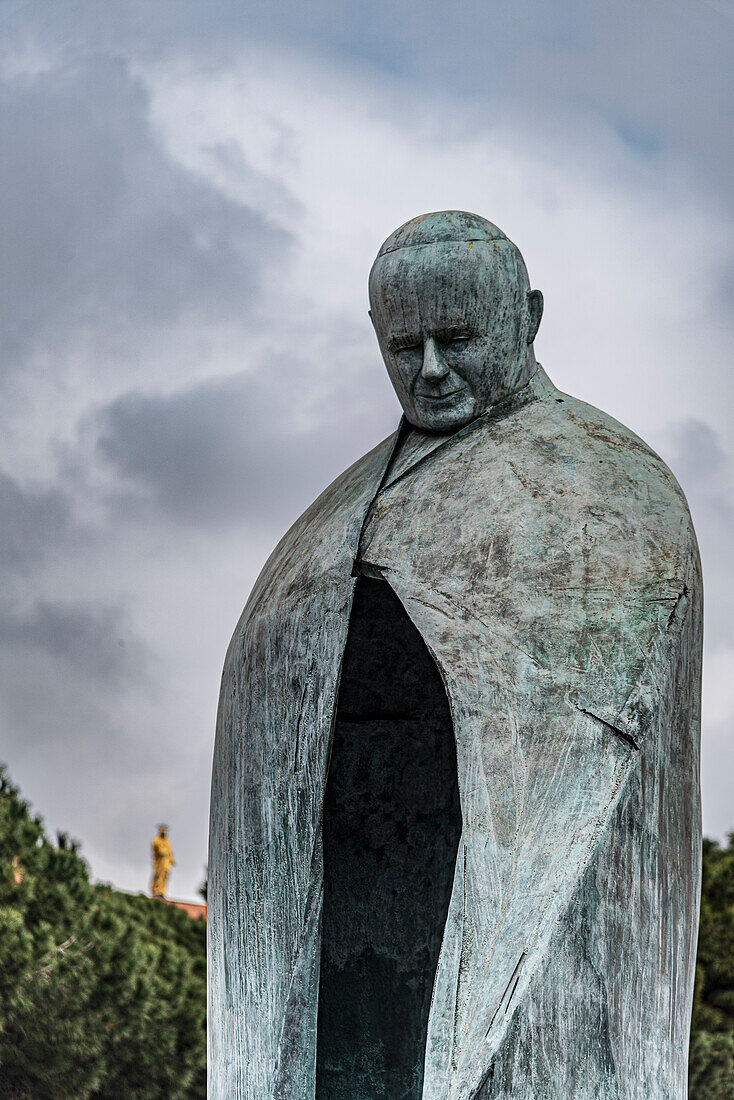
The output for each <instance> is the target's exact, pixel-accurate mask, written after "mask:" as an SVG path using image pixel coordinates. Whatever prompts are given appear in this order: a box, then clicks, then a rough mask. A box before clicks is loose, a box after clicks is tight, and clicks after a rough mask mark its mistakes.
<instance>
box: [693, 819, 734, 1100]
mask: <svg viewBox="0 0 734 1100" xmlns="http://www.w3.org/2000/svg"><path fill="white" fill-rule="evenodd" d="M689 1089H690V1096H691V1100H734V834H730V835H729V843H728V846H727V847H726V848H722V847H721V846H720V845H719V844H717V843H716V842H715V841H713V840H704V842H703V887H702V892H701V923H700V926H699V934H698V958H697V964H696V994H695V998H694V1004H693V1021H692V1030H691V1059H690V1073H689Z"/></svg>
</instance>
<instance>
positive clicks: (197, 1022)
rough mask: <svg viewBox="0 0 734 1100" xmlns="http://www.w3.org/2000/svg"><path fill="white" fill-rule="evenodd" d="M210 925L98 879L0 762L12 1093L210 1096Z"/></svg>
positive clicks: (88, 1098) (38, 1098)
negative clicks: (53, 837)
mask: <svg viewBox="0 0 734 1100" xmlns="http://www.w3.org/2000/svg"><path fill="white" fill-rule="evenodd" d="M205 984H206V960H205V925H204V922H203V921H196V920H191V918H190V917H188V916H187V914H185V913H183V912H182V911H181V910H179V909H176V908H175V907H172V906H168V905H165V904H164V903H162V902H159V901H153V900H151V899H149V898H146V897H144V896H142V895H137V896H135V895H128V894H123V893H121V892H119V891H115V890H113V889H112V888H111V887H107V886H98V885H92V884H91V883H90V880H89V872H88V868H87V866H86V864H85V862H84V860H83V859H82V858H81V856H80V855H79V851H78V847H77V845H76V843H75V842H73V841H71V840H70V839H69V838H68V837H66V836H65V835H63V834H60V835H59V836H58V838H57V843H56V844H53V843H52V842H51V841H50V840H49V839H48V837H47V836H46V835H45V833H44V830H43V825H42V822H41V820H40V818H38V817H33V816H32V815H31V813H30V811H29V809H28V806H27V804H26V803H25V802H24V801H23V799H22V798H21V797H20V794H19V792H18V790H17V788H16V787H14V786H13V784H12V783H11V782H10V781H9V780H8V778H7V776H6V774H5V773H4V772H0V1095H1V1096H2V1097H3V1100H62V1098H63V1100H67V1098H69V1097H74V1100H118V1098H119V1100H123V1098H124V1100H203V1098H204V1097H205V1096H206V1084H205V1063H206V1041H205V1020H206V1009H205V1002H206V990H205Z"/></svg>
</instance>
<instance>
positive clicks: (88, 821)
mask: <svg viewBox="0 0 734 1100" xmlns="http://www.w3.org/2000/svg"><path fill="white" fill-rule="evenodd" d="M0 42H1V43H2V45H1V46H0V51H1V52H0V142H1V144H2V149H3V155H2V157H0V211H2V214H1V217H2V238H1V239H2V248H1V250H0V388H1V390H2V395H1V396H2V400H1V401H0V418H1V426H0V532H1V534H0V539H1V543H0V569H2V571H3V578H2V585H1V586H0V593H2V594H1V595H0V647H1V648H2V659H1V661H0V723H1V725H0V759H4V760H5V761H7V764H8V766H9V769H10V773H11V775H12V777H13V778H14V779H15V781H16V782H18V783H19V784H20V785H21V787H22V789H23V791H24V793H25V795H26V796H27V797H28V798H29V799H30V800H31V801H32V803H33V805H34V807H35V809H36V810H37V811H38V812H40V813H41V814H42V815H43V816H44V818H45V819H46V822H47V825H48V826H49V828H51V829H57V828H60V829H65V830H67V831H69V832H70V833H71V834H72V835H74V836H76V837H78V838H80V839H81V840H82V842H83V852H84V854H85V855H86V857H87V858H88V860H89V861H90V863H91V866H92V869H93V872H94V874H95V875H96V876H97V877H98V878H102V879H109V880H112V881H113V882H115V883H116V884H118V885H119V886H122V887H125V888H129V889H146V888H147V886H148V881H149V854H148V853H149V843H150V840H151V838H152V836H153V833H154V830H155V826H156V824H157V822H158V821H160V820H166V821H167V822H168V823H169V825H170V829H171V838H172V843H173V848H174V854H175V855H176V858H177V860H178V866H177V867H176V868H175V870H174V872H173V876H172V878H171V881H170V889H171V892H172V893H173V894H174V895H175V896H179V897H192V896H194V895H195V891H196V888H197V885H198V884H199V882H200V881H201V878H202V876H203V865H204V862H205V859H206V834H207V813H208V796H209V773H210V765H211V753H212V742H213V731H214V721H215V713H216V703H217V693H218V688H219V676H220V672H221V666H222V660H223V657H224V652H225V649H226V646H227V643H228V641H229V637H230V635H231V632H232V630H233V628H234V625H235V623H236V621H237V619H238V617H239V614H240V612H241V609H242V607H243V605H244V603H245V600H246V598H247V594H248V592H249V589H250V587H251V585H252V583H253V581H254V579H255V577H256V576H257V573H258V572H259V569H260V567H261V566H262V564H263V562H264V560H265V558H266V557H267V555H268V553H269V551H270V549H271V548H272V546H273V545H274V543H275V542H276V541H277V539H278V538H279V537H280V535H281V534H282V533H283V532H284V530H285V529H286V528H287V527H288V526H289V525H290V523H291V522H292V521H293V520H294V519H295V518H296V516H297V515H298V514H299V513H300V512H301V511H302V510H303V508H304V507H305V506H306V505H307V504H308V503H309V502H310V501H311V500H312V499H313V498H314V497H315V496H316V495H317V494H318V492H319V491H320V490H321V489H322V488H323V487H324V486H325V485H326V484H327V483H328V482H329V481H330V480H332V478H333V477H335V476H336V475H337V474H338V473H339V472H340V471H341V470H342V469H343V468H345V467H346V466H347V465H349V464H350V463H351V462H352V461H354V460H355V459H356V458H357V457H358V456H359V455H360V454H362V453H363V452H364V451H366V450H368V449H369V448H370V447H372V446H373V445H374V444H375V443H376V442H377V441H379V440H380V439H382V438H383V437H384V436H386V435H387V434H388V433H389V432H391V431H392V430H393V428H394V426H395V424H396V423H397V419H398V415H399V409H398V405H397V401H396V399H395V397H394V395H393V393H392V390H391V388H390V386H389V383H388V381H387V376H386V374H385V370H384V367H383V366H382V363H381V360H380V356H379V352H378V349H377V345H376V342H375V339H374V336H373V334H372V332H371V328H370V324H369V320H368V317H367V274H368V271H369V267H370V265H371V262H372V259H373V257H374V254H375V253H376V251H377V249H378V247H379V245H380V243H381V242H382V240H383V239H384V238H385V237H386V236H387V235H388V234H389V233H390V232H391V231H392V230H393V229H395V228H396V227H397V226H398V225H400V224H401V223H402V222H404V221H406V220H407V219H408V218H410V217H413V216H414V215H416V214H419V213H424V212H426V211H430V210H438V209H443V208H459V209H467V210H472V211H476V212H477V213H479V214H482V215H484V216H485V217H488V218H489V219H491V220H492V221H494V222H496V223H497V224H498V225H499V226H501V228H502V229H503V230H504V231H505V232H506V233H507V234H508V236H510V237H511V238H512V239H513V240H514V241H515V242H516V243H517V244H518V246H519V247H520V249H521V250H522V252H523V254H524V256H525V259H526V262H527V265H528V269H529V271H530V277H531V281H532V282H533V285H535V286H538V287H540V288H541V289H542V290H543V292H544V295H545V302H546V312H545V317H544V319H543V324H542V325H541V329H540V332H539V335H538V338H537V341H536V350H537V353H538V358H539V359H540V361H541V362H542V363H543V365H544V366H545V368H546V370H547V371H548V373H549V374H550V376H551V378H552V379H553V381H554V382H555V383H556V385H558V386H559V387H560V388H561V389H564V390H566V391H568V392H570V393H572V394H574V395H576V396H578V397H581V398H583V399H585V400H587V401H591V402H592V403H593V404H596V405H599V406H601V407H602V408H604V409H605V410H607V411H608V412H610V413H612V414H613V415H614V416H616V417H618V418H619V419H620V420H622V421H623V422H624V423H626V424H627V425H629V426H630V427H631V428H633V429H634V430H635V431H636V432H638V433H639V434H640V435H642V436H643V437H644V438H645V439H646V440H647V441H648V442H649V443H651V444H652V445H653V446H654V447H655V448H656V449H657V450H658V451H659V452H660V453H661V454H662V455H663V457H664V458H665V459H666V461H667V462H668V463H669V464H670V465H671V467H672V468H673V470H674V472H675V474H676V476H677V477H678V479H679V481H680V482H681V484H682V485H683V488H684V489H685V491H686V493H687V495H688V498H689V501H690V504H691V508H692V511H693V516H694V520H695V522H696V526H697V529H698V534H699V541H700V544H701V552H702V557H703V563H704V573H705V581H706V586H707V587H706V601H707V622H706V628H707V633H706V662H707V664H706V673H705V685H704V719H703V721H704V733H703V783H704V825H705V829H706V831H707V832H708V833H709V835H714V836H722V835H724V834H725V833H726V832H727V831H728V830H729V829H734V796H733V794H732V791H733V790H734V739H733V738H732V733H734V595H733V592H734V588H733V586H732V581H731V576H730V573H731V563H732V554H731V550H732V535H733V534H734V476H733V473H732V470H733V458H734V453H733V448H732V441H731V432H730V422H731V411H732V390H733V389H734V383H733V382H732V368H731V365H730V346H731V337H732V331H733V330H734V312H733V311H732V292H733V291H734V186H733V184H734V180H733V179H732V175H733V172H732V168H733V167H734V145H733V143H732V141H731V119H732V117H733V111H734V68H733V67H732V65H731V57H732V53H733V49H734V0H635V2H634V3H633V2H631V0H630V2H627V0H616V2H614V3H612V2H609V3H600V2H598V0H583V2H582V0H554V2H545V0H500V2H497V0H493V2H492V3H487V0H481V2H480V0H468V2H466V3H462V4H453V5H449V4H446V3H441V4H438V3H436V2H435V0H427V2H426V0H424V2H422V3H419V2H417V0H414V2H412V3H411V2H408V3H402V2H400V0H379V2H370V0H365V2H364V3H359V4H357V3H347V2H346V0H341V2H329V0H317V2H311V3H308V4H304V3H302V2H300V0H293V2H292V3H283V2H281V0H269V2H268V3H267V4H265V3H262V4H257V5H247V4H243V3H242V2H241V0H231V2H227V0H207V2H206V3H205V2H204V0H120V2H117V0H106V2H105V3H104V4H101V3H99V0H79V2H72V0H69V2H64V0H32V2H27V3H15V2H13V0H4V3H3V4H2V6H1V7H0ZM727 566H729V568H727Z"/></svg>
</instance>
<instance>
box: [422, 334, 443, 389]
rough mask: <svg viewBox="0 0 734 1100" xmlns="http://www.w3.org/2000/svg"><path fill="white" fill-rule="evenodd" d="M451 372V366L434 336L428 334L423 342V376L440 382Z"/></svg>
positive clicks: (430, 380)
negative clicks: (449, 366)
mask: <svg viewBox="0 0 734 1100" xmlns="http://www.w3.org/2000/svg"><path fill="white" fill-rule="evenodd" d="M448 373H449V368H448V365H447V363H446V361H445V360H444V358H443V356H442V355H441V352H440V350H439V348H438V346H437V345H436V341H435V339H434V338H433V336H428V337H427V338H426V340H425V341H424V342H423V366H422V367H421V377H423V378H425V379H426V381H428V382H440V381H441V379H442V378H445V377H446V375H447V374H448Z"/></svg>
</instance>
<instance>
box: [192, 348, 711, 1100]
mask: <svg viewBox="0 0 734 1100" xmlns="http://www.w3.org/2000/svg"><path fill="white" fill-rule="evenodd" d="M399 435H400V432H398V433H396V434H395V435H394V436H392V437H391V438H390V439H388V440H386V441H385V442H384V443H382V444H380V445H379V446H378V447H377V448H375V450H373V451H372V452H370V454H368V455H366V456H365V457H364V458H363V459H361V460H360V461H359V462H358V463H356V464H355V465H354V466H352V467H351V468H350V469H349V470H348V471H346V473H345V474H343V475H341V477H340V478H338V479H337V481H335V482H334V483H333V485H331V486H330V487H329V488H328V489H327V490H326V491H325V492H324V493H323V494H322V495H321V497H319V499H318V500H317V501H316V502H315V503H314V504H313V505H312V506H311V507H310V508H309V509H308V511H307V512H306V513H304V515H303V516H302V517H301V518H300V519H299V520H298V521H297V522H296V524H294V526H293V527H292V528H291V530H290V531H289V532H288V534H287V535H286V536H285V537H284V539H283V540H282V541H281V542H280V544H279V545H278V547H277V548H276V549H275V551H274V552H273V554H272V555H271V558H270V559H269V561H268V562H267V564H266V565H265V567H264V569H263V571H262V573H261V575H260V577H259V579H258V581H257V583H256V585H255V587H254V589H253V592H252V595H251V597H250V599H249V601H248V604H247V607H246V608H245V611H244V613H243V616H242V618H241V620H240V623H239V625H238V627H237V629H236V631H235V634H234V637H233V639H232V642H231V644H230V647H229V651H228V654H227V658H226V662H225V669H224V675H223V679H222V689H221V697H220V709H219V719H218V727H217V740H216V747H215V760H214V775H213V786H212V819H211V850H210V862H209V875H210V901H209V935H210V989H211V996H210V1059H209V1060H210V1086H209V1087H210V1097H211V1098H212V1100H245V1098H246V1100H267V1098H270V1097H272V1098H275V1097H278V1098H279V1100H280V1098H282V1100H286V1098H288V1100H313V1097H314V1088H315V1061H316V1058H315V1055H316V1018H317V1017H316V1014H317V1001H318V968H319V958H320V911H321V900H322V877H323V860H322V851H321V818H322V806H323V798H324V790H325V783H326V777H327V772H328V764H329V751H330V739H331V731H332V724H333V718H334V710H335V704H336V698H337V693H338V684H339V673H340V666H341V660H342V655H343V653H344V647H345V644H346V637H347V629H348V625H349V615H350V609H351V603H352V596H353V591H354V585H355V577H354V575H353V573H354V572H355V562H356V563H357V571H358V570H359V569H361V570H362V572H364V573H366V574H367V575H370V574H371V575H379V576H382V577H383V578H384V579H385V580H387V582H388V583H389V584H390V586H391V587H392V589H393V591H394V592H395V593H396V594H397V596H398V598H399V599H400V601H401V603H402V604H403V606H404V607H405V609H406V611H407V613H408V615H409V616H410V618H411V620H412V621H413V623H414V624H415V626H416V627H417V629H418V631H419V632H420V634H421V636H422V638H423V640H424V641H425V643H426V645H427V646H428V649H429V650H430V652H431V654H432V655H433V657H434V659H435V662H436V664H437V666H438V668H439V671H440V673H441V676H442V679H443V681H444V685H445V688H446V692H447V696H448V700H449V705H450V708H451V715H452V720H453V726H454V737H455V742H456V752H457V767H458V780H459V792H460V799H461V814H462V836H461V841H460V843H459V850H458V855H457V860H456V869H455V877H454V886H453V892H452V897H451V902H450V905H449V911H448V918H447V921H446V926H445V931H444V937H443V944H442V947H441V953H440V958H439V963H438V968H437V971H436V977H435V983H434V992H433V1000H432V1005H431V1012H430V1017H429V1024H428V1040H427V1044H426V1056H425V1075H424V1085H423V1097H424V1100H474V1098H477V1100H478V1098H480V1097H481V1098H482V1100H489V1098H499V1097H506V1096H509V1095H510V1094H511V1095H512V1097H513V1100H517V1098H522V1097H525V1098H527V1100H531V1098H533V1100H534V1098H537V1097H541V1096H563V1097H566V1096H573V1097H578V1098H581V1097H583V1098H587V1097H589V1098H591V1097H592V1096H593V1097H594V1098H595V1100H596V1098H602V1100H607V1098H609V1100H612V1098H617V1097H619V1098H620V1100H622V1098H624V1100H628V1098H638V1097H639V1098H640V1100H642V1097H643V1096H644V1097H645V1098H646V1100H650V1098H651V1097H660V1098H663V1097H666V1098H668V1097H683V1096H685V1067H686V1052H687V1046H688V1027H689V1019H690V1008H691V999H692V992H693V968H694V962H695V926H696V907H697V898H698V885H699V877H700V821H699V797H698V739H699V700H700V660H701V579H700V566H699V562H698V552H697V548H696V541H695V535H694V533H693V528H692V525H691V521H690V517H689V514H688V509H687V506H686V503H685V499H684V497H683V495H682V493H681V491H680V489H679V487H678V485H677V483H676V482H675V480H674V478H673V477H672V475H671V474H670V472H669V471H668V470H667V468H666V467H665V465H664V464H663V463H662V462H661V460H660V459H659V458H658V457H657V456H656V455H655V454H654V453H653V452H652V451H650V449H649V448H648V447H646V445H645V444H644V443H642V442H641V441H640V440H639V439H638V438H637V437H636V436H634V435H633V434H632V433H631V432H629V431H628V430H627V429H625V428H623V427H622V426H621V425H619V424H618V423H617V422H616V421H614V420H613V419H612V418H611V417H608V416H606V415H605V414H603V413H601V412H599V411H598V410H596V409H593V408H591V407H590V406H588V405H585V404H583V403H582V402H579V401H576V400H574V399H573V398H570V397H567V396H566V395H564V394H561V393H559V391H557V390H556V389H555V388H554V387H553V386H552V385H551V383H550V382H549V381H548V379H547V377H546V376H545V374H544V373H543V371H542V370H541V369H539V370H538V372H537V373H536V375H535V376H534V378H533V379H532V380H531V382H530V383H529V385H528V386H526V387H525V389H524V390H522V391H520V392H519V393H518V394H516V395H514V397H512V398H510V399H508V400H507V401H506V402H503V403H502V405H500V406H497V407H495V408H494V409H492V410H490V412H489V413H487V414H485V416H483V417H481V418H480V419H479V420H477V421H474V422H473V423H472V424H470V425H468V426H467V427H466V428H464V429H462V430H461V431H459V432H457V433H456V434H455V435H454V436H452V437H450V438H449V439H448V440H447V441H446V442H444V443H443V444H441V445H440V446H437V447H436V448H435V449H434V450H433V451H431V452H430V453H429V454H426V455H424V456H423V457H422V458H420V459H419V460H418V461H417V462H416V463H414V464H413V465H412V466H410V467H408V468H407V469H406V470H403V471H402V472H400V473H399V475H398V476H396V477H395V478H393V479H391V476H390V471H389V466H390V459H391V455H392V453H393V449H394V447H395V445H396V443H397V441H398V438H399Z"/></svg>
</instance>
